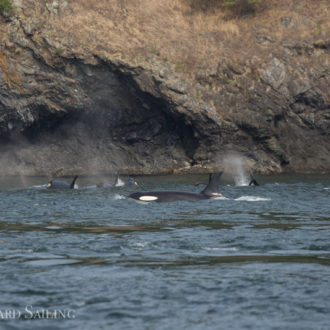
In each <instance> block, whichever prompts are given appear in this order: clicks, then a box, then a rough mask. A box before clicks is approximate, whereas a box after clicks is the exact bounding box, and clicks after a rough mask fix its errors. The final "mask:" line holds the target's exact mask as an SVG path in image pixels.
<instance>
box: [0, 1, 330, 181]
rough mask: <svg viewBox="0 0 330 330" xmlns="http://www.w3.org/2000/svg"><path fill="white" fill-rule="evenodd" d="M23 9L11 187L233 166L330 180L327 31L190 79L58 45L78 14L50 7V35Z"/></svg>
mask: <svg viewBox="0 0 330 330" xmlns="http://www.w3.org/2000/svg"><path fill="white" fill-rule="evenodd" d="M32 3H34V4H32ZM324 4H325V5H326V2H324ZM16 5H17V13H16V15H14V16H13V17H11V18H10V19H8V18H2V20H1V24H0V31H1V35H2V38H1V45H0V153H1V159H0V162H1V172H2V173H1V174H2V175H11V174H13V175H14V174H25V175H41V174H44V175H50V174H51V173H54V172H57V173H60V174H76V173H78V174H93V173H116V172H118V173H170V172H207V171H210V170H213V169H214V168H217V167H221V166H224V164H225V163H224V160H225V159H226V157H227V156H228V155H231V154H237V155H240V157H243V159H244V161H245V163H246V166H247V167H249V168H252V169H253V170H255V171H259V172H263V173H269V172H281V171H293V172H329V171H330V106H329V82H330V76H329V48H330V40H329V39H327V38H326V36H329V33H327V31H328V32H329V30H328V25H326V26H325V27H323V29H325V31H322V33H321V35H312V37H309V38H306V37H305V38H294V39H292V38H281V40H280V42H278V41H276V39H274V37H273V36H272V35H270V34H265V33H260V31H261V30H260V29H258V31H257V32H255V31H252V32H251V31H250V32H249V33H250V34H252V35H253V40H254V41H253V42H254V44H253V45H252V46H253V47H252V48H255V51H254V52H253V51H252V53H251V51H250V53H249V54H248V56H244V55H242V56H240V57H228V56H226V57H224V58H220V59H218V60H217V61H216V62H214V61H213V62H212V65H210V66H208V65H207V63H206V65H204V66H201V67H200V68H194V70H190V72H189V74H187V72H186V71H187V70H177V68H176V65H174V64H173V63H171V62H170V61H168V60H164V59H163V58H161V57H160V55H159V54H157V53H155V52H151V53H148V54H145V56H144V57H141V58H140V57H139V58H135V59H134V60H132V57H127V58H124V57H123V56H120V57H118V56H115V55H114V54H113V53H111V51H110V50H109V49H104V48H100V49H98V48H97V47H96V48H95V47H93V48H88V41H87V40H85V44H84V45H83V47H82V48H80V49H78V48H77V47H75V45H74V44H73V43H72V42H71V43H70V42H69V41H68V42H64V41H63V43H61V44H59V43H58V39H57V37H58V35H57V30H54V26H56V25H55V23H54V22H57V23H58V20H59V19H60V18H58V15H59V13H61V12H63V15H62V16H61V17H62V18H61V19H70V18H69V16H65V15H64V13H66V12H68V13H70V15H74V14H75V12H74V11H73V9H72V8H71V11H70V3H67V2H65V1H63V2H60V1H48V2H46V3H45V4H44V3H43V2H40V3H39V5H38V6H39V7H38V8H39V9H40V8H42V9H43V11H42V15H43V19H45V17H47V18H49V20H50V23H49V25H47V26H46V25H45V26H44V27H40V19H38V17H37V16H36V14H33V13H36V12H37V11H36V9H35V8H36V7H35V6H36V4H35V2H30V1H27V0H26V1H19V2H16ZM32 9H34V11H32ZM68 15H69V14H68ZM312 19H313V17H311V18H310V19H309V20H308V22H307V23H306V24H307V25H306V29H308V28H309V25H308V24H311V23H310V20H312ZM277 22H278V24H279V26H282V29H283V31H285V30H286V29H289V28H290V25H291V24H294V23H293V22H292V17H291V16H289V15H288V16H281V17H278V19H277ZM43 24H46V23H45V22H43ZM251 24H252V23H251ZM260 24H261V23H260ZM58 33H59V34H60V32H58ZM61 33H62V32H61ZM72 33H73V32H72ZM206 37H207V36H205V38H206ZM62 40H64V39H62ZM236 47H237V46H236ZM232 51H234V49H232ZM243 53H244V52H243ZM214 63H215V65H214Z"/></svg>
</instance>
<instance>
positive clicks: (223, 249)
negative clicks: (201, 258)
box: [203, 247, 238, 252]
mask: <svg viewBox="0 0 330 330" xmlns="http://www.w3.org/2000/svg"><path fill="white" fill-rule="evenodd" d="M203 249H204V250H207V251H232V252H237V251H238V248H236V247H231V248H214V247H204V248H203Z"/></svg>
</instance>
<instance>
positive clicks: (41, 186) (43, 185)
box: [31, 183, 48, 189]
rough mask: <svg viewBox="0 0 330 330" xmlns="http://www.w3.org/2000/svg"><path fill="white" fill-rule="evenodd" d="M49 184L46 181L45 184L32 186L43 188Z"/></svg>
mask: <svg viewBox="0 0 330 330" xmlns="http://www.w3.org/2000/svg"><path fill="white" fill-rule="evenodd" d="M47 186H48V183H45V184H40V185H35V186H32V187H31V188H34V189H41V188H47Z"/></svg>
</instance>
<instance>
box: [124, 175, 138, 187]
mask: <svg viewBox="0 0 330 330" xmlns="http://www.w3.org/2000/svg"><path fill="white" fill-rule="evenodd" d="M124 185H125V187H131V186H138V183H137V182H136V181H135V179H134V178H132V177H129V178H128V180H127V181H126V182H125V184H124Z"/></svg>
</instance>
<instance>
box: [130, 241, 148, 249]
mask: <svg viewBox="0 0 330 330" xmlns="http://www.w3.org/2000/svg"><path fill="white" fill-rule="evenodd" d="M147 245H148V242H140V243H133V244H132V246H134V247H138V248H144V247H146V246H147Z"/></svg>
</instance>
